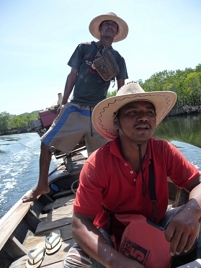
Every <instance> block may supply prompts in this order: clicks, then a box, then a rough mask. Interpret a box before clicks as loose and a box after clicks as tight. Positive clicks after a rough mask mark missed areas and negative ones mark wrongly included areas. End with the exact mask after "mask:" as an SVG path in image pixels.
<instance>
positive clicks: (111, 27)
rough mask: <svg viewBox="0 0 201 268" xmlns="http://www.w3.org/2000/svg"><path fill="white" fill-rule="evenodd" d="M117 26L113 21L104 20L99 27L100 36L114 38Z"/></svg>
mask: <svg viewBox="0 0 201 268" xmlns="http://www.w3.org/2000/svg"><path fill="white" fill-rule="evenodd" d="M118 29H119V27H118V25H117V23H116V22H114V21H113V20H105V21H103V22H102V23H101V25H100V27H99V31H100V35H101V36H105V37H111V38H114V37H115V35H116V34H117V33H118Z"/></svg>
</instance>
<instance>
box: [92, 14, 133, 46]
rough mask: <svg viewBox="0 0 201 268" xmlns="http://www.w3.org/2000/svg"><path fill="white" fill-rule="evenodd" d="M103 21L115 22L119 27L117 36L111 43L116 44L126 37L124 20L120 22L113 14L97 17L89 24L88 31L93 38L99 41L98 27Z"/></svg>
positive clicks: (126, 29)
mask: <svg viewBox="0 0 201 268" xmlns="http://www.w3.org/2000/svg"><path fill="white" fill-rule="evenodd" d="M104 20H112V21H115V22H116V23H117V24H118V26H119V31H118V33H117V35H116V36H115V37H114V40H113V42H118V41H121V40H123V39H125V38H126V36H127V35H128V25H127V23H126V22H125V21H124V20H122V19H121V18H120V17H118V16H117V15H116V14H114V13H113V12H110V13H107V14H105V15H100V16H97V17H95V18H94V19H93V20H92V21H91V22H90V24H89V31H90V33H91V34H92V35H93V36H94V37H95V38H97V39H98V40H100V32H99V26H100V24H101V22H103V21H104Z"/></svg>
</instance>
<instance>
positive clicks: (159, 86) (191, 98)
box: [0, 64, 201, 134]
mask: <svg viewBox="0 0 201 268" xmlns="http://www.w3.org/2000/svg"><path fill="white" fill-rule="evenodd" d="M138 82H139V84H140V85H141V86H142V88H143V89H144V90H145V91H167V90H168V91H169V90H170V91H174V92H176V93H177V96H178V100H177V104H176V106H175V108H178V107H181V106H183V105H186V104H188V105H190V106H195V105H198V104H199V105H200V104H201V64H198V65H197V66H196V67H195V69H191V68H186V69H185V70H184V71H181V70H176V71H167V70H164V71H163V72H159V73H155V74H153V75H152V76H151V77H150V78H149V79H147V80H145V82H143V81H142V80H141V79H140V80H139V81H138ZM116 93H117V90H114V91H112V92H108V94H107V98H109V97H113V96H116ZM35 118H38V112H37V111H34V112H32V113H24V114H21V115H11V114H9V113H7V112H2V113H0V134H1V133H5V132H7V131H10V130H13V129H19V130H23V129H28V128H29V122H30V121H31V120H33V119H35Z"/></svg>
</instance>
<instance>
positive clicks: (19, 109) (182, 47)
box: [0, 0, 201, 115]
mask: <svg viewBox="0 0 201 268" xmlns="http://www.w3.org/2000/svg"><path fill="white" fill-rule="evenodd" d="M108 12H114V13H116V14H117V15H118V16H119V17H121V18H123V19H124V20H125V21H126V22H127V23H128V26H129V34H128V37H127V38H126V39H125V40H123V41H121V42H118V43H114V44H113V47H114V49H117V50H118V51H119V52H120V54H121V55H122V56H123V57H124V58H125V60H126V64H127V68H128V74H129V79H128V80H126V81H127V82H129V81H133V80H139V79H142V80H143V81H144V80H146V79H148V78H149V77H150V76H151V75H153V74H154V73H157V72H160V71H164V70H177V69H180V70H184V69H185V68H195V67H196V65H198V64H201V48H200V47H201V1H200V0H160V1H159V0H124V1H122V0H110V1H108V0H102V1H95V0H87V1H83V0H73V1H69V0H17V1H16V0H0V92H1V93H0V94H1V98H0V112H4V111H6V112H8V113H10V114H17V115H18V114H21V113H24V112H32V111H34V110H40V109H45V108H47V107H49V106H51V105H54V104H55V103H56V101H57V94H58V93H59V92H61V93H63V90H64V85H65V81H66V77H67V75H68V73H69V71H70V68H69V67H68V66H67V61H68V59H69V58H70V56H71V54H72V53H73V51H74V49H75V47H76V46H77V45H78V44H79V43H81V42H88V41H93V40H95V39H94V38H93V36H91V34H90V33H89V31H88V26H89V23H90V21H91V20H92V19H93V18H94V17H96V16H98V15H101V14H105V13H108ZM112 90H113V89H112Z"/></svg>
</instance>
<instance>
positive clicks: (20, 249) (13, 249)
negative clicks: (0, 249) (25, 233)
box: [4, 235, 28, 260]
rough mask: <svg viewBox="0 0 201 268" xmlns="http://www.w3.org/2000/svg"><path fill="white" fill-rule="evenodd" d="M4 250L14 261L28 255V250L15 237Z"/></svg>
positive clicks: (10, 239) (6, 244)
mask: <svg viewBox="0 0 201 268" xmlns="http://www.w3.org/2000/svg"><path fill="white" fill-rule="evenodd" d="M4 250H5V251H6V252H7V254H8V255H9V256H10V257H11V258H12V259H13V260H15V259H18V258H20V257H22V256H24V255H26V254H27V252H28V251H27V249H26V248H25V247H24V246H23V245H22V244H21V243H20V242H19V241H18V240H17V239H16V238H15V237H14V236H13V235H11V237H10V238H9V239H8V241H7V242H6V243H5V245H4Z"/></svg>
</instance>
